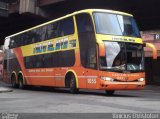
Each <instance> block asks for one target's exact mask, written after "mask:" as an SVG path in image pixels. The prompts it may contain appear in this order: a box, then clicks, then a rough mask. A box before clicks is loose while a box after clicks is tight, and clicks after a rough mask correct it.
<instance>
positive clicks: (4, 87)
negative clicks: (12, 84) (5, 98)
mask: <svg viewBox="0 0 160 119" xmlns="http://www.w3.org/2000/svg"><path fill="white" fill-rule="evenodd" d="M8 86H9V85H8V84H5V83H4V82H2V81H1V80H0V93H4V92H12V91H13V90H12V89H11V88H9V87H8Z"/></svg>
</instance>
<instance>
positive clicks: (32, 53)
mask: <svg viewBox="0 0 160 119" xmlns="http://www.w3.org/2000/svg"><path fill="white" fill-rule="evenodd" d="M146 45H147V46H149V47H151V48H152V49H153V58H154V59H156V58H157V52H156V49H155V47H154V46H153V45H152V44H149V43H146V44H144V43H143V42H142V39H141V36H140V33H139V30H138V27H137V25H136V22H135V20H134V18H133V16H132V15H131V14H128V13H123V12H118V11H112V10H102V9H86V10H81V11H77V12H74V13H72V14H69V15H66V16H64V17H61V18H58V19H55V20H52V21H49V22H47V23H44V24H41V25H38V26H35V27H33V28H30V29H27V30H24V31H22V32H19V33H16V34H13V35H11V36H8V37H6V39H5V43H4V54H5V57H4V71H3V76H4V77H3V79H4V81H6V82H9V83H11V84H12V86H13V87H19V88H24V86H26V85H33V86H52V87H66V88H70V91H71V93H76V92H78V89H100V90H105V91H106V94H108V95H112V94H113V93H114V91H115V90H139V89H143V88H144V85H145V72H144V50H143V47H144V46H146Z"/></svg>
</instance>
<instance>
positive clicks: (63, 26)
mask: <svg viewBox="0 0 160 119" xmlns="http://www.w3.org/2000/svg"><path fill="white" fill-rule="evenodd" d="M73 33H74V22H73V17H69V18H66V19H64V20H62V21H60V25H59V29H58V37H61V36H66V35H71V34H73Z"/></svg>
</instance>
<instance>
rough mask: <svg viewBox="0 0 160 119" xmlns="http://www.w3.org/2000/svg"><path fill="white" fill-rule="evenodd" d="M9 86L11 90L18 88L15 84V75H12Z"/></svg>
mask: <svg viewBox="0 0 160 119" xmlns="http://www.w3.org/2000/svg"><path fill="white" fill-rule="evenodd" d="M11 85H12V87H13V88H18V84H17V83H16V76H15V74H12V76H11Z"/></svg>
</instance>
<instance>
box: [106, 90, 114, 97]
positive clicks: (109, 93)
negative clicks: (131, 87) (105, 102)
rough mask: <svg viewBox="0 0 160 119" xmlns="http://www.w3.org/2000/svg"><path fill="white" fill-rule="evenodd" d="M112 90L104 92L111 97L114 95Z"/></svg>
mask: <svg viewBox="0 0 160 119" xmlns="http://www.w3.org/2000/svg"><path fill="white" fill-rule="evenodd" d="M114 92H115V91H114V90H106V95H108V96H112V95H114Z"/></svg>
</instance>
